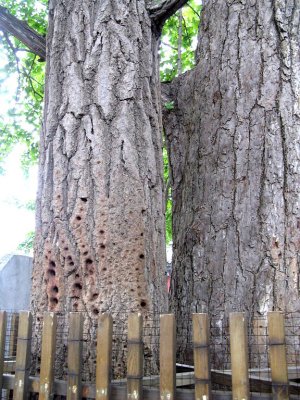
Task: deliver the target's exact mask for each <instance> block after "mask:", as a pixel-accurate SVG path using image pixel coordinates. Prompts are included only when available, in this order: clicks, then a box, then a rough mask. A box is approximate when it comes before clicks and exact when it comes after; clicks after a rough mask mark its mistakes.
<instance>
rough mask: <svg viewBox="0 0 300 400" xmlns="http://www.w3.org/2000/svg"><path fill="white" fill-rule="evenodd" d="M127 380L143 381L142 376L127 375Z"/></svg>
mask: <svg viewBox="0 0 300 400" xmlns="http://www.w3.org/2000/svg"><path fill="white" fill-rule="evenodd" d="M127 379H129V380H130V379H143V375H127Z"/></svg>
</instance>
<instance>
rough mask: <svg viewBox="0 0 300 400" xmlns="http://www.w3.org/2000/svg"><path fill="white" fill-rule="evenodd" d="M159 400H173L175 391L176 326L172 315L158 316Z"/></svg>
mask: <svg viewBox="0 0 300 400" xmlns="http://www.w3.org/2000/svg"><path fill="white" fill-rule="evenodd" d="M159 357H160V399H161V400H174V399H175V391H176V324H175V317H174V315H173V314H165V315H161V316H160V350H159Z"/></svg>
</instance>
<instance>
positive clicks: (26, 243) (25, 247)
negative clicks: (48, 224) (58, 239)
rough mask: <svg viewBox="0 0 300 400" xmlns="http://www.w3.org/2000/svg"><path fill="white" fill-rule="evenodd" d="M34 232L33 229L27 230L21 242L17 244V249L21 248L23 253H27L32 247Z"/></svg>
mask: <svg viewBox="0 0 300 400" xmlns="http://www.w3.org/2000/svg"><path fill="white" fill-rule="evenodd" d="M34 237H35V233H34V232H33V231H31V232H28V233H27V235H26V237H25V239H24V240H23V242H21V243H20V244H19V246H18V250H22V251H23V252H24V253H25V254H28V253H30V252H31V251H32V249H33V244H34Z"/></svg>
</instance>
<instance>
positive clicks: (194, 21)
mask: <svg viewBox="0 0 300 400" xmlns="http://www.w3.org/2000/svg"><path fill="white" fill-rule="evenodd" d="M200 3H201V1H200V0H190V1H189V2H188V3H187V5H186V6H184V7H183V8H182V16H183V23H182V48H181V52H182V55H181V63H182V72H185V71H187V70H189V69H191V68H192V67H193V66H194V64H195V58H194V51H195V47H196V38H197V32H198V26H199V18H200V13H201V4H200ZM178 28H179V18H178V11H177V13H176V14H174V15H173V16H172V17H170V18H169V19H168V20H167V22H166V23H165V25H164V28H163V31H162V37H161V47H160V71H161V72H160V75H161V80H162V81H171V80H172V79H173V78H175V76H177V75H178V65H177V58H178Z"/></svg>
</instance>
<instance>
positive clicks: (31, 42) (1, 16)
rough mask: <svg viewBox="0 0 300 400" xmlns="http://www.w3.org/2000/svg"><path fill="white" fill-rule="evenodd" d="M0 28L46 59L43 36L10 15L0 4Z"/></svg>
mask: <svg viewBox="0 0 300 400" xmlns="http://www.w3.org/2000/svg"><path fill="white" fill-rule="evenodd" d="M0 30H1V31H3V32H4V33H9V34H11V35H13V36H14V37H15V38H17V39H18V40H20V41H21V42H22V43H23V44H25V45H26V46H27V47H28V48H29V50H30V51H32V52H33V53H34V54H36V55H37V56H39V57H40V58H41V59H42V60H45V59H46V40H45V38H44V37H43V36H41V35H39V34H38V33H37V32H36V31H34V30H33V29H31V28H30V27H29V26H28V25H27V24H26V23H25V22H23V21H20V20H19V19H18V18H16V17H15V16H13V15H11V14H10V13H9V12H8V11H7V9H6V8H4V7H2V6H0Z"/></svg>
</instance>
